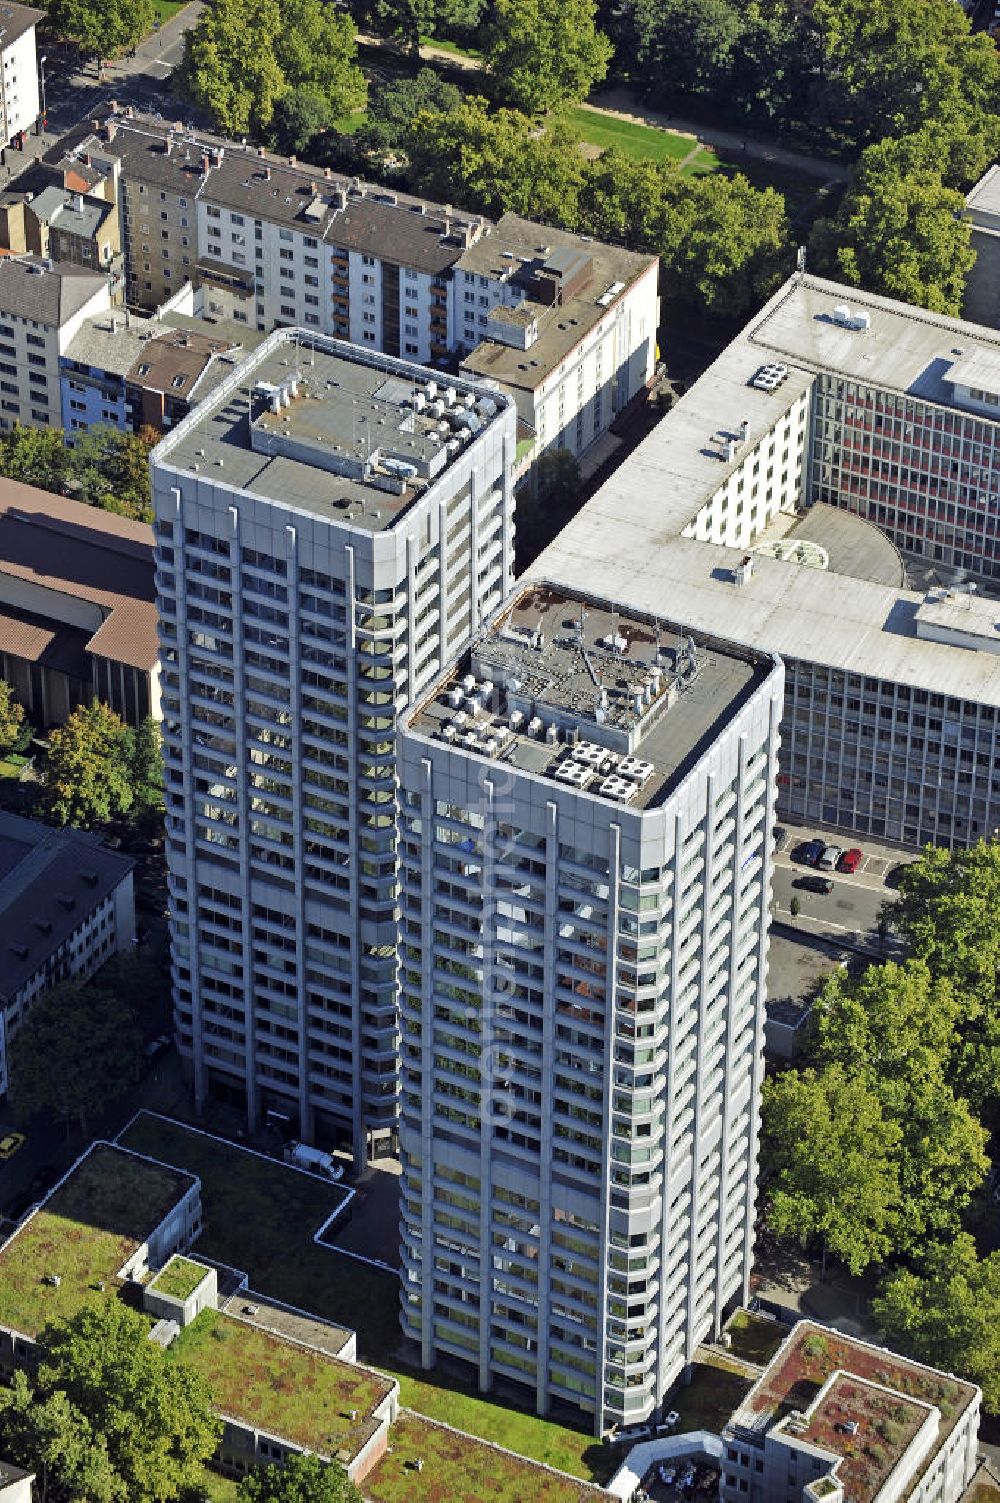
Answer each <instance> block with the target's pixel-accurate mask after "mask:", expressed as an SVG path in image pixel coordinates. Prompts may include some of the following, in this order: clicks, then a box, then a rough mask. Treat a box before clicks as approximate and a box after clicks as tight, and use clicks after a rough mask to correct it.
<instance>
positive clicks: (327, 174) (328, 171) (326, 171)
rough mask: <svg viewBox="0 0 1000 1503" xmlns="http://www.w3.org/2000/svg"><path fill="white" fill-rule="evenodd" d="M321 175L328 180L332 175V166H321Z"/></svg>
mask: <svg viewBox="0 0 1000 1503" xmlns="http://www.w3.org/2000/svg"><path fill="white" fill-rule="evenodd" d="M323 176H324V177H325V178H326V180H327V182H330V180H331V179H332V177H333V168H332V167H324V168H323Z"/></svg>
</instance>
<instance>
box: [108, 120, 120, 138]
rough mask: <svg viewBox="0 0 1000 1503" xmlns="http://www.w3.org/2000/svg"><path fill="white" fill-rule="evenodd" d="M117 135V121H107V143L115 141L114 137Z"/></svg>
mask: <svg viewBox="0 0 1000 1503" xmlns="http://www.w3.org/2000/svg"><path fill="white" fill-rule="evenodd" d="M117 134H118V121H117V120H109V121H108V129H107V137H108V140H109V141H113V140H114V139H115V136H117Z"/></svg>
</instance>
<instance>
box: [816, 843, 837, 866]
mask: <svg viewBox="0 0 1000 1503" xmlns="http://www.w3.org/2000/svg"><path fill="white" fill-rule="evenodd" d="M843 854H844V847H843V846H842V845H828V846H825V847H824V849H823V854H822V856H821V857H820V858H819V860H818V862H817V863H816V865H817V866H821V867H822V868H823V870H824V871H825V872H832V871H836V869H837V862H838V861H839V860H840V858H841V856H842V855H843Z"/></svg>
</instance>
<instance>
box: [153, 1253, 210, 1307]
mask: <svg viewBox="0 0 1000 1503" xmlns="http://www.w3.org/2000/svg"><path fill="white" fill-rule="evenodd" d="M208 1271H209V1270H208V1268H206V1266H205V1264H204V1263H196V1262H195V1261H194V1259H193V1258H182V1257H181V1255H180V1253H174V1255H173V1257H172V1258H169V1259H168V1260H167V1262H166V1263H164V1265H163V1267H162V1268H161V1269H160V1271H159V1273H158V1274H157V1275H156V1277H155V1278H154V1279H152V1280H151V1281H150V1285H149V1287H150V1289H155V1290H156V1293H157V1294H163V1295H166V1297H167V1298H168V1299H178V1300H181V1301H182V1302H183V1301H184V1300H186V1299H187V1298H188V1296H189V1295H191V1294H193V1293H194V1291H195V1290H196V1289H197V1287H198V1285H199V1284H200V1283H201V1281H202V1279H203V1278H204V1277H205V1276H206V1274H207V1273H208Z"/></svg>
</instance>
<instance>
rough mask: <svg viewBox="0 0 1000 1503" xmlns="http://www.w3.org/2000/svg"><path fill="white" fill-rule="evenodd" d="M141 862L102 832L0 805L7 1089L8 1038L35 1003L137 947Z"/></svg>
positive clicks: (1, 1068)
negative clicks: (136, 881) (61, 825)
mask: <svg viewBox="0 0 1000 1503" xmlns="http://www.w3.org/2000/svg"><path fill="white" fill-rule="evenodd" d="M134 866H135V862H134V861H133V860H132V859H131V858H130V857H128V856H123V855H121V854H120V853H119V852H118V851H112V850H109V849H108V847H107V846H105V845H103V844H102V843H101V838H100V836H98V835H92V834H90V833H88V832H87V831H84V830H74V829H69V828H68V829H53V828H52V827H51V826H49V825H43V824H40V823H39V822H38V821H37V820H34V819H22V818H21V817H20V815H17V814H9V813H8V812H7V811H6V810H0V934H2V935H3V940H2V945H3V950H2V956H3V958H2V963H0V1096H2V1095H4V1094H5V1093H6V1091H7V1086H8V1079H7V1048H8V1045H9V1043H10V1040H11V1039H12V1038H13V1036H14V1034H15V1033H16V1032H17V1029H18V1028H19V1027H20V1025H21V1024H22V1023H23V1022H24V1019H25V1017H26V1016H27V1014H28V1012H29V1010H30V1008H31V1006H32V1003H34V1002H36V1001H37V1000H38V998H39V997H40V996H42V995H43V994H44V993H45V992H47V991H49V990H50V989H51V988H52V987H53V986H55V985H56V984H57V982H60V981H65V980H67V979H68V978H69V977H71V976H75V977H79V978H80V979H81V980H86V979H87V978H88V977H89V976H92V975H93V974H94V972H95V971H96V970H98V969H99V967H100V966H102V965H103V964H104V962H105V961H106V960H110V959H111V957H112V956H113V955H117V954H118V953H119V952H120V951H121V950H127V949H130V948H131V945H132V942H133V940H134V938H135V900H134V894H133V885H132V868H133V867H134Z"/></svg>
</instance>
